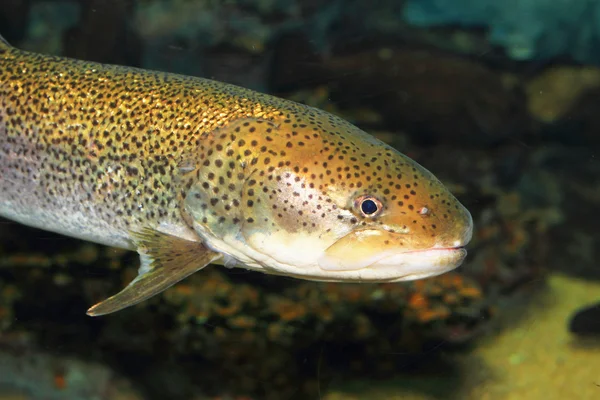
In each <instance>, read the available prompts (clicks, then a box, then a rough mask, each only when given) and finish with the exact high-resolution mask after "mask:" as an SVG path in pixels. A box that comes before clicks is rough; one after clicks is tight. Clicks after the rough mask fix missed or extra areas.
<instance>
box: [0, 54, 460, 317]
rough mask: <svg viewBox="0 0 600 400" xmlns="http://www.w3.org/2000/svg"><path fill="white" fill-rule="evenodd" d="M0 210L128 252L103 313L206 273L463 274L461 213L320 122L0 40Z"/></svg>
mask: <svg viewBox="0 0 600 400" xmlns="http://www.w3.org/2000/svg"><path fill="white" fill-rule="evenodd" d="M0 215H2V216H4V217H6V218H9V219H12V220H15V221H18V222H21V223H23V224H27V225H30V226H35V227H38V228H42V229H46V230H51V231H55V232H59V233H62V234H65V235H69V236H73V237H78V238H82V239H86V240H90V241H94V242H97V243H102V244H106V245H110V246H117V247H122V248H128V249H133V250H137V251H138V252H139V253H140V255H141V260H142V266H141V268H140V273H139V276H138V278H136V279H135V280H134V281H133V282H132V283H131V284H130V285H129V286H128V287H127V288H125V289H124V290H123V292H121V293H119V294H117V295H116V296H113V297H111V298H109V299H108V300H106V301H105V302H103V303H100V304H99V305H97V306H95V308H92V309H91V310H90V312H89V313H90V315H100V314H106V313H108V312H113V311H116V310H118V309H121V308H124V307H127V306H129V305H132V304H135V303H137V302H139V301H141V300H144V299H145V298H148V297H150V296H152V295H154V294H156V293H158V292H160V291H162V290H164V289H166V288H167V287H169V286H170V285H172V284H174V283H176V282H177V281H179V280H181V279H183V278H185V277H186V276H187V275H189V274H191V273H193V272H195V271H197V270H198V269H201V268H202V267H204V266H205V265H206V264H209V263H211V262H216V263H222V264H226V265H240V266H243V267H246V268H250V269H255V270H259V271H263V272H267V273H271V274H280V275H287V276H293V277H298V278H304V279H311V280H320V281H358V282H389V281H399V280H408V279H418V278H423V277H427V276H432V275H437V274H439V273H442V272H445V271H447V270H450V269H453V268H455V267H457V266H458V265H460V264H461V263H462V261H463V259H464V257H465V255H466V252H465V250H464V248H463V247H464V246H465V245H466V244H467V243H468V241H469V240H470V238H471V232H472V220H471V216H470V214H469V212H468V211H467V210H466V209H465V208H464V207H463V206H462V205H461V204H460V203H459V202H458V201H457V200H456V199H455V198H454V197H453V196H452V195H451V194H450V193H449V192H448V190H447V189H446V188H445V187H444V186H443V185H442V184H441V183H440V182H439V181H438V180H437V179H436V178H435V177H434V176H433V175H432V174H431V173H430V172H429V171H427V170H426V169H424V168H423V167H421V166H420V165H418V164H417V163H415V162H414V161H412V160H410V159H409V158H408V157H406V156H404V155H403V154H401V153H399V152H398V151H396V150H394V149H393V148H391V147H389V146H387V145H385V144H384V143H382V142H380V141H378V140H376V139H375V138H373V137H372V136H370V135H368V134H366V133H365V132H363V131H361V130H360V129H358V128H357V127H355V126H353V125H351V124H349V123H348V122H346V121H344V120H342V119H340V118H338V117H336V116H333V115H332V114H329V113H327V112H324V111H321V110H318V109H315V108H312V107H308V106H305V105H301V104H298V103H294V102H291V101H286V100H282V99H279V98H276V97H272V96H268V95H265V94H260V93H256V92H253V91H250V90H247V89H243V88H240V87H237V86H233V85H228V84H224V83H220V82H215V81H211V80H206V79H200V78H193V77H184V76H180V75H175V74H168V73H163V72H155V71H146V70H140V69H135V68H128V67H120V66H110V65H103V64H97V63H91V62H84V61H78V60H72V59H67V58H61V57H53V56H46V55H41V54H34V53H29V52H24V51H21V50H18V49H16V48H13V47H11V46H9V45H8V44H6V43H1V44H0Z"/></svg>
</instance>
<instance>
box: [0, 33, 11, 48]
mask: <svg viewBox="0 0 600 400" xmlns="http://www.w3.org/2000/svg"><path fill="white" fill-rule="evenodd" d="M11 47H12V46H11V45H10V43H8V42H7V41H6V39H4V38H3V37H2V35H0V49H10V48H11Z"/></svg>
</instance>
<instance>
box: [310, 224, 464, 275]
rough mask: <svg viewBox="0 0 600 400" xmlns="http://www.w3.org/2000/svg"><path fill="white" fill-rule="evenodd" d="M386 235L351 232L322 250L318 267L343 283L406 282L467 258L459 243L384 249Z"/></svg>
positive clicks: (370, 232) (452, 267) (453, 266)
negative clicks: (344, 281)
mask: <svg viewBox="0 0 600 400" xmlns="http://www.w3.org/2000/svg"><path fill="white" fill-rule="evenodd" d="M387 236H388V234H387V233H385V232H381V231H375V230H373V231H357V232H354V233H351V234H350V235H347V236H346V237H343V238H342V239H340V240H339V241H338V242H336V243H335V244H333V245H332V246H331V247H329V248H327V249H326V250H325V252H324V253H323V255H322V256H321V257H320V258H319V259H318V265H319V268H320V269H321V270H322V271H323V272H324V273H327V274H330V275H331V277H332V278H333V276H334V275H335V276H336V277H337V278H338V279H341V280H347V281H350V280H360V281H372V282H394V281H408V280H416V279H422V278H427V277H431V276H435V275H440V274H443V273H445V272H448V271H451V270H453V269H455V268H457V267H458V266H460V265H461V264H462V263H463V261H464V260H465V257H466V255H467V250H466V249H465V245H466V242H465V241H462V240H458V241H456V242H453V243H451V245H450V246H446V245H436V246H433V247H429V248H422V249H406V248H404V249H403V248H389V247H388V248H385V247H382V246H381V243H382V239H386V238H387Z"/></svg>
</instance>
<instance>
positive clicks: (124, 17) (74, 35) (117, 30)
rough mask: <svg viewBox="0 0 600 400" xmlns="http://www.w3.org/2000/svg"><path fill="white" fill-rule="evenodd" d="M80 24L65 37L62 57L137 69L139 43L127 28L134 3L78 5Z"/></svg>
mask: <svg viewBox="0 0 600 400" xmlns="http://www.w3.org/2000/svg"><path fill="white" fill-rule="evenodd" d="M81 6H82V10H81V14H80V15H81V16H80V20H79V23H78V24H77V26H74V27H72V28H71V29H69V30H68V31H67V32H66V33H65V35H64V36H65V38H64V55H65V56H67V57H73V58H78V59H81V60H88V61H97V62H103V63H109V64H121V65H131V66H140V62H141V49H140V42H139V39H138V38H137V36H136V35H135V33H134V32H133V31H132V29H131V27H130V23H129V21H130V20H131V18H132V16H133V2H132V1H122V0H108V1H107V0H89V1H86V2H82V3H81Z"/></svg>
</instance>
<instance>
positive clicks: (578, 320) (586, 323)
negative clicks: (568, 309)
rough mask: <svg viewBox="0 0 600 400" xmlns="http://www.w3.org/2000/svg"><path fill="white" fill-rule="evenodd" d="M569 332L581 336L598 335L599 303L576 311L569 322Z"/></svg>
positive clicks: (599, 321) (599, 324)
mask: <svg viewBox="0 0 600 400" xmlns="http://www.w3.org/2000/svg"><path fill="white" fill-rule="evenodd" d="M569 331H570V332H571V333H574V334H577V335H581V336H590V335H592V336H598V335H600V303H598V304H594V305H592V306H587V307H583V308H581V309H580V310H577V311H576V312H575V313H574V314H573V316H572V317H571V320H570V321H569Z"/></svg>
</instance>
